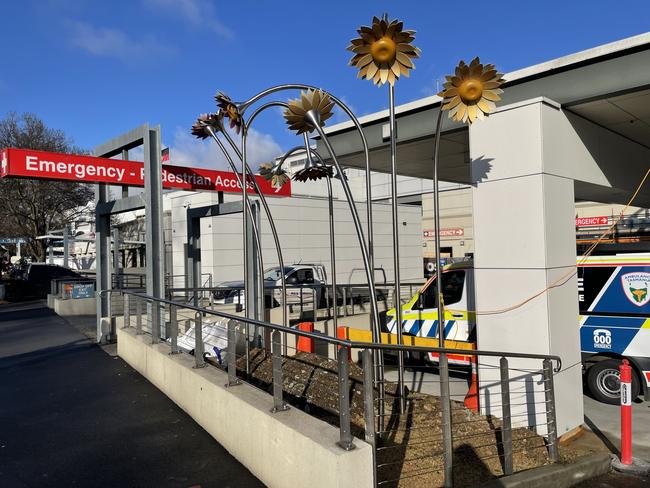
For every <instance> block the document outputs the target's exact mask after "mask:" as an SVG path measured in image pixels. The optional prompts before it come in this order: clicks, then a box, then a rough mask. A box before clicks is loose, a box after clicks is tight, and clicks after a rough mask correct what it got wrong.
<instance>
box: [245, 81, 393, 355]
mask: <svg viewBox="0 0 650 488" xmlns="http://www.w3.org/2000/svg"><path fill="white" fill-rule="evenodd" d="M284 90H319V88H318V87H315V86H312V85H305V84H300V83H292V84H284V85H277V86H273V87H271V88H268V89H266V90H264V91H261V92H260V93H258V94H257V95H254V96H253V97H251V98H249V99H248V100H246V101H245V102H243V103H241V104H239V110H240V112H241V113H242V115H243V113H244V112H245V111H246V109H247V108H248V107H250V106H251V105H252V104H254V103H255V102H257V101H259V100H261V99H262V98H264V97H266V96H268V95H271V94H272V93H277V92H279V91H284ZM327 94H328V95H329V96H330V98H331V99H332V101H333V102H334V103H335V104H336V105H338V107H339V108H340V109H341V110H343V111H344V112H345V113H346V115H347V116H348V117H350V120H351V121H352V123H353V124H354V126H355V127H356V129H357V132H358V133H359V137H360V138H361V144H362V145H363V154H364V158H365V163H366V164H365V166H366V199H367V200H368V207H367V209H366V214H367V219H368V260H369V262H370V268H371V269H372V274H373V277H374V274H375V251H374V230H373V220H372V179H371V178H372V176H371V170H370V151H369V149H368V141H367V139H366V135H365V133H364V132H363V128H362V127H361V123H360V122H359V119H357V117H356V116H355V115H354V113H353V112H352V110H350V108H349V107H348V106H347V105H346V104H345V103H343V101H342V100H340V99H339V98H337V97H335V96H334V95H332V94H331V93H329V92H327ZM373 320H374V319H373ZM375 330H379V324H376V327H373V328H372V331H373V340H374V341H375V342H377V343H379V342H381V335H375Z"/></svg>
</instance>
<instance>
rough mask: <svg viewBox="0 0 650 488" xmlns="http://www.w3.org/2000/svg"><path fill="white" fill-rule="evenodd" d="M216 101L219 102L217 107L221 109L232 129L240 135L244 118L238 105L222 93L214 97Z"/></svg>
mask: <svg viewBox="0 0 650 488" xmlns="http://www.w3.org/2000/svg"><path fill="white" fill-rule="evenodd" d="M214 100H215V101H216V102H217V107H219V111H220V112H221V113H222V115H223V116H224V117H226V118H227V119H228V120H229V121H230V128H231V129H234V130H235V132H236V133H237V134H239V131H241V126H242V117H241V113H240V111H239V107H238V106H237V104H236V103H235V102H233V101H232V99H231V98H230V97H229V96H228V95H226V94H225V93H223V92H220V91H218V92H217V94H216V95H215V96H214Z"/></svg>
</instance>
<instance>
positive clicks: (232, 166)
mask: <svg viewBox="0 0 650 488" xmlns="http://www.w3.org/2000/svg"><path fill="white" fill-rule="evenodd" d="M206 130H207V131H208V132H209V133H210V136H212V139H214V141H215V142H216V143H217V145H218V146H219V149H220V150H221V152H222V153H223V155H224V156H225V157H226V160H227V161H228V165H229V166H230V169H231V171H232V172H233V173H234V174H235V178H236V179H237V184H239V187H240V188H243V183H242V179H241V176H240V174H239V171H238V170H237V167H236V166H235V162H234V161H233V159H232V156H230V154H228V151H227V150H226V147H225V146H224V145H223V142H221V140H220V139H219V138H218V137H217V134H216V133H215V132H214V129H213V128H212V127H210V126H207V127H206ZM247 202H248V211H249V212H250V214H251V215H252V214H253V210H252V208H251V205H250V201H249V200H247ZM251 227H252V228H253V232H254V233H255V237H256V239H255V247H257V254H258V263H259V267H260V269H262V270H263V269H264V262H263V260H262V247H261V240H260V231H259V229H258V228H257V224H256V223H255V220H254V219H251Z"/></svg>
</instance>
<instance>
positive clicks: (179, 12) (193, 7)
mask: <svg viewBox="0 0 650 488" xmlns="http://www.w3.org/2000/svg"><path fill="white" fill-rule="evenodd" d="M143 2H144V4H145V5H146V6H147V7H149V8H150V9H151V10H153V11H155V12H162V13H165V14H167V15H170V16H173V17H174V18H178V19H181V20H183V21H184V22H185V23H187V24H189V25H190V26H191V27H193V28H207V29H210V30H211V31H213V32H214V33H215V34H217V35H219V36H221V37H224V38H226V39H231V38H232V37H233V35H234V34H233V31H232V30H230V29H229V28H228V27H227V26H226V25H224V24H223V23H222V22H221V21H220V20H219V18H218V17H217V14H216V11H215V8H214V4H213V3H211V2H210V1H206V0H143Z"/></svg>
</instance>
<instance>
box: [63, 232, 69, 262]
mask: <svg viewBox="0 0 650 488" xmlns="http://www.w3.org/2000/svg"><path fill="white" fill-rule="evenodd" d="M69 265H70V226H69V225H67V224H66V226H65V227H64V228H63V267H64V268H68V267H70V266H69Z"/></svg>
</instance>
